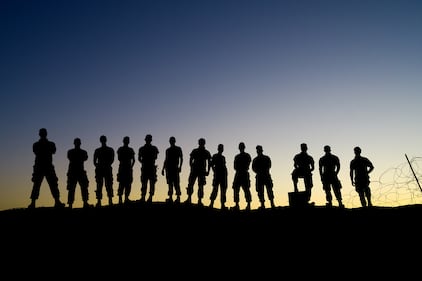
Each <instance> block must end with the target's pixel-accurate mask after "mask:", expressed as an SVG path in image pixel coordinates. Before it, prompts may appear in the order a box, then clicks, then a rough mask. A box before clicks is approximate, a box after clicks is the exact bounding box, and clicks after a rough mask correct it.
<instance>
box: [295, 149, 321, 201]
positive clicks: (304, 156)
mask: <svg viewBox="0 0 422 281" xmlns="http://www.w3.org/2000/svg"><path fill="white" fill-rule="evenodd" d="M300 150H301V152H300V153H298V154H296V155H295V156H294V157H293V166H294V169H293V172H292V180H293V187H294V191H295V192H298V191H299V190H298V186H297V184H298V181H299V178H303V181H304V183H305V192H306V199H307V202H309V200H310V199H311V191H312V187H313V181H312V172H313V170H314V169H315V162H314V159H313V158H312V156H310V155H309V154H308V152H307V151H308V146H307V144H306V143H302V144H301V145H300Z"/></svg>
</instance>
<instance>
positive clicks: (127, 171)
mask: <svg viewBox="0 0 422 281" xmlns="http://www.w3.org/2000/svg"><path fill="white" fill-rule="evenodd" d="M129 142H130V138H129V137H128V136H125V137H124V138H123V145H122V146H121V147H119V148H118V149H117V159H118V160H119V170H118V172H117V181H118V182H119V187H118V189H117V195H118V196H119V204H122V203H123V196H124V203H129V202H130V199H129V195H130V192H131V191H132V182H133V166H134V165H135V162H136V161H135V150H133V148H132V147H130V146H129Z"/></svg>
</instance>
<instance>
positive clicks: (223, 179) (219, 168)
mask: <svg viewBox="0 0 422 281" xmlns="http://www.w3.org/2000/svg"><path fill="white" fill-rule="evenodd" d="M223 152H224V145H223V144H219V145H218V147H217V153H215V154H214V155H213V156H212V158H211V168H212V171H213V173H214V177H213V181H212V191H211V195H210V205H209V207H211V208H213V207H214V201H215V199H216V198H217V194H218V189H219V188H220V206H221V209H222V210H226V209H227V207H226V199H227V198H226V194H227V166H226V157H225V156H224V155H223Z"/></svg>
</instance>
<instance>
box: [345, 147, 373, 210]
mask: <svg viewBox="0 0 422 281" xmlns="http://www.w3.org/2000/svg"><path fill="white" fill-rule="evenodd" d="M353 150H354V153H355V158H353V159H352V161H350V180H351V181H352V185H353V186H354V187H355V190H356V192H357V193H358V194H359V199H360V202H361V205H362V207H367V206H368V207H371V206H372V201H371V189H370V187H369V183H370V180H369V174H370V173H371V172H372V171H373V170H374V165H372V162H371V161H370V160H369V159H368V158H366V157H362V156H361V153H362V150H361V148H360V147H358V146H356V147H355V148H354V149H353Z"/></svg>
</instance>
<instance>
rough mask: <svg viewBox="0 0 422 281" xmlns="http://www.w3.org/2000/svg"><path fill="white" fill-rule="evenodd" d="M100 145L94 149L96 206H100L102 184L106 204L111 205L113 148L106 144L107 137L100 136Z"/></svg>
mask: <svg viewBox="0 0 422 281" xmlns="http://www.w3.org/2000/svg"><path fill="white" fill-rule="evenodd" d="M100 142H101V146H100V147H99V148H97V149H95V151H94V166H95V180H96V182H97V189H96V191H95V193H96V198H97V204H96V206H97V207H101V200H102V199H103V185H105V189H106V192H107V197H108V204H109V205H110V206H111V205H113V196H114V192H113V167H112V164H113V162H114V149H113V148H111V147H109V146H107V137H106V136H104V135H102V136H101V137H100Z"/></svg>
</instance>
